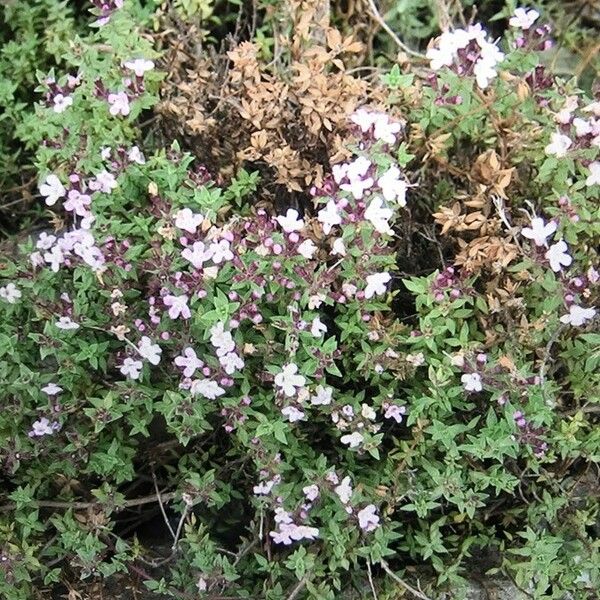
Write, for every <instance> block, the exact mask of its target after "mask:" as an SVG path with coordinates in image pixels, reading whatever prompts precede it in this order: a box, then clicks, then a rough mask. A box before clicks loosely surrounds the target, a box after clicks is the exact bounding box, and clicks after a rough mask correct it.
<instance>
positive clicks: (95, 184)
mask: <svg viewBox="0 0 600 600" xmlns="http://www.w3.org/2000/svg"><path fill="white" fill-rule="evenodd" d="M118 185H119V184H118V183H117V180H116V178H115V176H114V175H113V174H112V173H109V172H108V171H107V170H106V169H105V170H104V171H100V173H98V175H96V177H95V179H92V180H91V181H90V183H89V187H90V190H93V191H95V192H97V191H100V192H102V193H104V194H110V193H111V192H112V191H113V190H114V189H115V188H116V187H118Z"/></svg>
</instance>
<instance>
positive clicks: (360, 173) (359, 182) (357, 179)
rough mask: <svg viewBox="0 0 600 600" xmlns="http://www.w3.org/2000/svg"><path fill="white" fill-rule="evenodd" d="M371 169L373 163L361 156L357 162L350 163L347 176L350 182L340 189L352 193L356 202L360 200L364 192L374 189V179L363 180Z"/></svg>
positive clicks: (342, 185)
mask: <svg viewBox="0 0 600 600" xmlns="http://www.w3.org/2000/svg"><path fill="white" fill-rule="evenodd" d="M370 167H371V161H370V160H368V159H367V158H365V157H364V156H359V157H358V158H357V159H356V160H354V161H353V162H351V163H349V164H348V168H347V170H346V175H347V177H348V179H349V180H350V182H349V183H343V184H341V185H340V189H342V190H344V191H346V192H351V193H352V195H353V196H354V198H355V199H356V200H360V199H361V198H362V197H363V195H364V192H365V191H366V190H368V189H370V188H371V187H373V179H372V178H371V177H367V178H366V179H363V177H364V176H365V175H366V174H367V171H368V170H369V168H370Z"/></svg>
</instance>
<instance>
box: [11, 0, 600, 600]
mask: <svg viewBox="0 0 600 600" xmlns="http://www.w3.org/2000/svg"><path fill="white" fill-rule="evenodd" d="M96 6H97V9H95V17H94V19H95V23H94V25H95V26H96V28H97V31H96V32H92V33H88V34H86V36H85V37H84V38H80V39H78V40H77V41H76V43H74V44H73V45H72V46H71V48H70V50H69V53H68V54H67V55H66V56H65V58H64V60H65V64H66V65H68V68H67V69H66V71H65V73H64V74H61V75H59V74H50V75H47V74H44V75H43V76H40V81H39V88H38V92H39V93H40V98H41V100H40V102H38V104H37V105H36V107H35V115H32V116H31V117H29V118H27V119H26V121H25V124H24V130H26V131H27V132H28V134H27V143H28V144H30V145H31V146H33V147H37V153H36V166H37V169H38V170H39V192H40V201H43V202H45V204H46V205H47V207H48V213H49V217H50V218H49V220H48V225H47V226H46V227H45V228H44V229H43V230H41V231H37V232H35V234H34V235H31V236H30V237H29V239H28V240H27V241H26V242H24V243H22V244H20V246H19V250H18V252H15V253H14V254H13V255H7V256H5V257H3V259H2V261H1V264H0V276H1V277H2V283H1V286H0V310H1V311H2V321H1V322H0V342H1V343H0V357H1V358H2V361H1V362H0V379H1V381H2V388H1V389H2V392H1V397H2V406H3V412H2V414H1V415H0V436H1V439H2V440H3V443H2V448H1V450H0V465H1V468H2V478H3V483H4V485H3V489H2V492H0V591H1V592H2V593H3V594H4V595H5V596H6V597H9V598H11V599H14V600H19V599H29V598H31V597H32V594H34V593H37V592H39V593H40V594H41V593H42V591H43V590H46V589H55V590H58V589H60V585H61V584H62V585H67V586H72V585H76V584H75V582H76V581H77V580H79V579H84V580H85V579H88V580H101V579H102V578H109V577H115V578H116V577H118V576H119V575H120V574H123V575H124V574H127V575H129V576H132V577H140V578H141V579H143V580H144V581H145V585H146V587H147V588H148V589H150V590H151V591H154V592H156V593H157V594H163V595H166V596H171V597H177V598H196V597H206V598H215V599H216V598H224V597H228V598H235V597H239V598H253V597H254V598H266V599H273V600H275V599H280V598H281V599H285V598H287V599H292V598H298V597H306V598H339V597H350V594H351V590H352V588H355V589H356V590H358V592H357V593H358V594H359V595H360V597H368V596H369V595H370V594H373V595H374V596H376V595H377V593H379V597H384V595H386V596H385V597H396V596H395V594H397V591H395V590H397V589H403V590H404V591H407V590H408V591H407V593H409V594H413V595H416V596H418V597H421V598H424V597H427V595H429V594H430V595H431V596H433V595H434V594H436V593H438V592H440V591H443V590H445V589H452V590H453V593H454V594H455V596H456V597H463V596H464V593H465V591H464V590H465V589H466V588H465V581H466V579H465V578H466V576H468V575H469V572H470V570H472V569H475V568H476V567H474V566H473V565H474V558H476V557H481V556H482V555H484V554H485V555H486V556H487V560H486V561H484V562H485V569H486V570H488V572H491V573H500V572H501V573H503V574H504V575H505V576H510V577H511V578H512V579H513V580H514V582H515V583H516V585H517V586H518V587H519V588H521V589H523V590H525V592H526V593H528V594H529V595H531V596H532V597H534V598H555V599H559V598H564V597H567V594H570V597H573V598H582V599H583V598H592V597H593V594H594V593H595V591H594V590H596V589H597V587H598V584H599V580H600V572H599V571H600V569H599V567H598V565H599V564H600V563H599V561H598V521H597V514H598V494H597V491H598V489H597V481H596V480H595V479H596V478H595V476H594V473H597V464H598V461H599V460H600V437H599V433H598V432H599V429H598V427H597V422H598V416H597V415H598V406H599V401H600V398H599V396H598V393H597V390H598V389H599V384H600V380H599V378H598V366H599V363H600V336H599V335H598V333H597V332H596V331H595V329H594V324H595V323H596V322H597V321H596V311H595V308H594V305H595V304H596V303H597V299H598V282H599V281H600V275H599V273H598V271H597V265H598V262H597V257H598V255H597V252H598V250H597V248H598V239H599V233H600V225H599V223H600V221H599V220H598V216H599V215H598V212H599V207H598V202H597V201H598V190H599V189H600V188H599V184H600V161H599V159H598V148H599V147H600V100H599V99H590V98H588V97H586V96H585V95H584V93H583V92H581V91H580V90H577V89H576V88H574V87H573V86H572V85H571V84H569V83H565V82H562V81H561V80H558V79H556V78H555V77H554V76H553V74H552V73H551V72H550V71H548V70H547V69H545V68H544V67H543V66H542V65H541V57H542V56H543V52H544V51H546V50H547V49H548V47H549V46H550V45H551V39H550V34H551V32H550V29H549V27H546V26H544V25H543V24H542V25H540V24H539V21H540V20H541V19H539V15H538V14H537V13H536V12H535V11H525V10H522V9H521V10H519V11H517V12H516V13H515V14H514V15H513V16H512V17H511V18H510V27H509V28H508V29H507V32H506V35H505V38H504V39H503V40H502V42H501V45H500V44H499V43H497V42H495V41H492V40H491V38H490V37H489V36H488V35H487V34H486V31H485V30H484V29H483V28H482V27H481V26H479V25H471V26H469V27H468V28H464V29H456V30H454V31H453V32H448V33H444V34H443V35H442V36H441V37H440V38H439V39H438V40H437V41H436V42H434V43H432V44H431V45H430V49H429V50H428V52H427V58H428V62H429V64H428V66H427V67H424V66H423V67H421V66H419V67H418V68H417V67H415V68H414V69H412V70H411V69H410V68H408V67H407V69H406V70H405V71H402V70H401V69H400V68H399V66H397V65H396V66H394V67H393V68H391V70H389V71H388V72H387V73H386V74H385V75H384V76H383V77H382V80H381V82H380V83H375V84H370V85H372V87H373V89H372V90H371V93H372V96H371V98H373V99H374V100H373V101H372V102H371V103H370V104H367V105H365V104H364V103H363V100H364V98H362V99H361V94H363V92H364V90H365V88H366V84H364V85H363V84H361V85H359V86H358V87H357V89H356V90H354V92H356V97H355V98H352V100H351V102H350V101H349V102H350V103H351V104H352V105H353V107H352V110H351V111H349V112H348V114H347V115H346V117H345V118H344V119H342V118H341V117H340V115H336V118H335V120H333V121H331V122H328V123H329V125H331V129H335V130H334V131H333V133H332V138H331V139H335V140H336V141H335V148H332V147H327V146H326V147H327V150H328V153H327V155H326V158H324V157H323V156H318V157H313V158H311V157H310V155H307V157H306V158H305V160H306V161H307V164H305V165H304V164H302V165H300V166H299V167H298V168H299V169H300V173H298V174H294V177H293V179H294V181H295V182H296V185H299V183H298V182H299V181H305V182H310V183H308V184H305V188H303V189H301V190H300V191H301V192H302V196H301V198H300V201H299V202H298V203H297V204H296V205H295V206H294V207H287V208H286V207H283V208H281V207H278V209H279V210H278V211H276V210H274V209H273V204H274V203H275V204H276V201H275V200H273V201H271V200H270V201H269V202H265V201H264V198H261V193H262V190H263V187H262V186H264V184H265V182H264V181H261V178H260V176H259V174H258V173H257V172H255V171H251V170H248V169H247V170H244V169H241V168H240V169H239V170H238V171H237V174H236V175H235V177H232V178H230V179H229V180H227V179H226V178H225V177H224V176H223V174H217V173H211V172H210V171H209V169H207V168H206V165H204V164H202V163H200V162H199V161H198V160H197V159H195V158H194V156H193V155H191V154H190V153H189V152H185V151H183V150H182V149H181V148H182V144H181V143H177V142H176V141H174V142H173V143H172V144H169V145H168V146H166V147H153V146H152V140H153V139H154V138H153V137H152V136H147V137H146V136H144V132H145V129H144V127H145V124H144V122H145V120H146V118H147V117H148V116H149V115H150V111H151V109H152V108H153V107H154V106H155V105H156V103H157V102H158V94H159V86H160V82H161V80H162V78H163V76H164V74H165V73H166V72H167V69H165V70H164V71H161V70H160V69H159V68H157V67H158V66H159V64H158V61H159V57H158V56H157V55H156V53H155V52H154V51H153V49H152V45H151V43H150V40H149V39H148V36H145V35H142V34H141V33H140V31H139V30H138V26H137V24H136V23H137V19H136V15H137V14H138V13H137V12H136V10H135V7H132V6H129V5H127V4H126V3H125V5H124V3H123V2H119V1H118V0H111V1H110V2H104V3H99V2H98V3H96ZM506 16H508V14H507V15H506ZM328 36H329V38H328V39H330V40H333V39H334V37H335V36H336V34H335V33H333V30H331V31H330V33H329V34H328ZM335 39H338V38H335ZM340 43H341V42H340ZM246 48H247V47H246ZM501 48H502V49H501ZM316 56H317V58H318V57H319V56H321V54H320V53H319V52H317V53H316ZM230 57H231V59H232V61H233V63H234V64H235V65H236V67H235V69H236V73H237V76H238V77H240V76H241V73H242V72H243V69H242V67H241V66H240V65H238V63H237V62H236V61H237V60H241V59H240V58H239V54H235V53H234V54H233V55H230ZM252 60H254V58H253V59H252ZM317 62H318V61H317ZM252 65H254V63H252ZM313 65H314V63H313ZM165 66H166V65H165ZM255 66H257V65H255ZM257 68H258V67H257ZM318 68H319V69H320V70H321V72H322V73H323V77H325V78H326V77H327V76H328V75H327V73H328V68H330V69H331V70H334V71H335V70H339V69H341V67H340V65H339V64H336V63H333V64H332V66H331V67H328V66H327V64H326V63H324V64H321V63H319V66H318ZM253 69H254V67H253ZM260 69H263V70H264V73H267V72H268V69H269V67H266V66H261V67H260ZM238 71H239V72H238ZM253 72H254V73H255V75H256V78H254V79H253V81H252V85H253V86H259V87H260V86H265V85H266V86H269V85H274V84H273V81H274V80H273V79H272V78H271V75H269V76H267V75H264V74H263V75H257V73H258V72H257V71H256V69H254V71H253ZM340 76H341V75H340ZM344 81H345V80H344ZM296 83H297V82H296ZM165 85H166V86H168V85H169V84H168V83H167V84H165ZM278 89H279V88H278ZM246 92H247V89H242V90H241V91H239V93H240V94H245V93H246ZM354 92H353V91H352V90H348V92H347V93H348V94H349V95H350V96H351V95H352V93H354ZM236 93H238V92H236V90H235V89H233V88H232V89H230V90H229V92H228V94H229V95H228V97H229V98H231V97H232V96H233V104H234V105H235V103H236V100H235V94H236ZM315 93H316V92H315ZM305 97H306V96H304V98H305ZM294 98H295V99H296V100H297V99H298V98H300V99H301V98H303V96H302V95H301V94H300V93H299V92H298V93H297V95H296V96H294ZM354 105H355V106H356V109H355V108H354ZM245 112H247V108H245V107H244V106H243V105H241V106H240V115H239V116H240V118H241V120H242V121H244V120H251V119H247V118H246V117H245V116H244V114H245ZM309 112H310V111H309ZM316 112H318V111H316ZM293 114H295V113H294V112H293V111H291V113H290V114H289V115H287V114H286V115H285V118H283V120H284V121H285V119H292V118H293V116H292V115H293ZM306 114H308V113H306ZM188 116H189V115H186V119H187V118H188ZM322 117H323V115H321V117H319V118H322ZM259 125H260V124H259ZM304 125H306V123H305V124H304ZM322 125H324V126H325V129H329V127H328V126H327V125H326V124H325V121H319V127H315V129H314V131H313V132H312V134H313V135H314V136H315V137H314V138H311V139H312V140H313V142H314V143H315V144H316V141H315V140H317V139H318V140H319V144H327V142H328V139H329V138H328V136H327V134H323V135H320V133H322V132H321V129H320V127H321V126H322ZM334 125H335V128H334ZM254 126H255V127H257V126H256V125H254ZM261 127H262V125H261ZM259 129H260V127H259ZM273 131H274V133H273V134H272V136H269V137H268V139H267V142H268V144H274V143H275V142H274V140H275V139H276V137H275V136H276V134H277V132H278V131H279V129H278V128H277V127H274V129H273ZM246 133H247V131H246V132H244V135H245V134H246ZM275 145H276V144H275ZM341 148H343V150H340V149H341ZM240 150H243V148H240ZM336 152H337V154H336ZM343 157H345V158H343ZM263 158H264V157H263ZM342 158H343V160H337V159H342ZM257 160H258V159H257ZM317 165H318V166H319V168H317V167H316V166H317ZM246 166H247V165H246ZM319 169H320V171H319ZM315 173H316V174H317V175H316V176H315ZM278 176H281V173H278V174H277V175H276V177H278ZM278 183H283V182H282V181H279V182H278ZM42 199H43V200H42ZM257 200H258V201H257ZM157 514H158V517H156V515H157ZM149 518H155V521H154V522H159V523H163V524H164V528H165V535H166V536H167V537H168V540H169V541H168V546H169V548H168V549H167V550H166V552H164V553H162V554H160V555H159V553H157V551H156V549H153V548H151V547H147V545H145V544H144V541H143V540H142V539H141V534H140V535H137V534H139V533H140V528H139V525H140V523H143V522H144V521H147V520H148V519H149ZM156 519H158V520H156ZM132 532H134V533H136V532H137V534H135V535H133V534H132ZM396 571H398V572H399V573H401V575H399V574H396ZM419 579H420V580H421V581H422V585H423V589H417V588H418V586H419V584H418V580H419ZM398 586H400V587H399V588H398ZM376 588H377V589H378V590H379V592H377V591H376ZM34 590H37V592H34ZM436 590H437V592H436Z"/></svg>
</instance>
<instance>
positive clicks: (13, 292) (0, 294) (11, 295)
mask: <svg viewBox="0 0 600 600" xmlns="http://www.w3.org/2000/svg"><path fill="white" fill-rule="evenodd" d="M22 295H23V294H22V293H21V290H20V289H19V288H17V286H16V285H15V284H14V283H12V282H10V283H7V284H6V285H5V286H4V287H0V298H2V300H4V301H5V302H8V303H9V304H15V303H16V302H17V300H18V299H19V298H20V297H21V296H22Z"/></svg>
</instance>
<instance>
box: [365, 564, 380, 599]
mask: <svg viewBox="0 0 600 600" xmlns="http://www.w3.org/2000/svg"><path fill="white" fill-rule="evenodd" d="M367 576H368V577H369V585H370V586H371V592H372V594H373V600H378V598H377V592H376V591H375V584H374V583H373V573H371V561H370V560H367Z"/></svg>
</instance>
